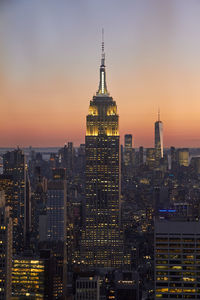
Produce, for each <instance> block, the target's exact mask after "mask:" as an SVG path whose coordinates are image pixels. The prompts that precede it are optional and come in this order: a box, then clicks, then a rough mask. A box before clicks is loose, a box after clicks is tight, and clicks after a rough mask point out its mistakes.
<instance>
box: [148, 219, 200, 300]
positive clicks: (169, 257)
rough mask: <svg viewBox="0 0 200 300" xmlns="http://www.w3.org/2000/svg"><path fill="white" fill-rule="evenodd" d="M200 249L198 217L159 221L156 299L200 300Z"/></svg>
mask: <svg viewBox="0 0 200 300" xmlns="http://www.w3.org/2000/svg"><path fill="white" fill-rule="evenodd" d="M199 248H200V222H199V220H198V219H197V218H195V219H192V218H191V220H190V219H188V217H185V218H184V217H180V216H179V217H177V216H176V215H175V216H174V217H173V216H166V217H163V216H162V218H161V219H156V220H155V232H154V251H155V299H158V298H159V299H160V298H162V299H186V298H187V299H200V288H199V276H200V274H199V273H200V272H199V264H200V255H199Z"/></svg>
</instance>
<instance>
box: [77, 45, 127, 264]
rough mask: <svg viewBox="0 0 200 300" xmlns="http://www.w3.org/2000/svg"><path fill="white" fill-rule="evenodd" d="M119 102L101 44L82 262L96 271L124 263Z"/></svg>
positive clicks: (89, 138)
mask: <svg viewBox="0 0 200 300" xmlns="http://www.w3.org/2000/svg"><path fill="white" fill-rule="evenodd" d="M118 119H119V116H118V114H117V106H116V102H115V101H114V100H113V99H112V97H110V95H109V93H108V90H107V85H106V71H105V53H104V43H102V58H101V66H100V83H99V89H98V92H97V93H96V96H94V97H93V99H92V100H91V101H90V107H89V114H88V115H87V131H86V137H85V147H86V149H85V151H86V207H85V218H84V229H83V236H82V242H81V252H82V260H83V262H84V264H85V265H86V266H91V267H93V268H116V267H119V266H120V265H121V262H122V239H121V233H120V137H119V128H118V126H119V120H118Z"/></svg>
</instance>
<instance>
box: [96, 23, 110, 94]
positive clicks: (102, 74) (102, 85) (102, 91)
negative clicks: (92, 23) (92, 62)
mask: <svg viewBox="0 0 200 300" xmlns="http://www.w3.org/2000/svg"><path fill="white" fill-rule="evenodd" d="M101 49H102V52H101V66H100V81H99V89H98V92H97V95H108V90H107V86H106V69H105V51H104V29H102V48H101Z"/></svg>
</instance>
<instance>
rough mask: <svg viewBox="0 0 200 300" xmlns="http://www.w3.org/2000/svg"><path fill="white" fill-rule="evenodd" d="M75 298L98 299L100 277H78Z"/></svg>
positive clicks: (84, 299) (79, 299) (78, 299)
mask: <svg viewBox="0 0 200 300" xmlns="http://www.w3.org/2000/svg"><path fill="white" fill-rule="evenodd" d="M75 300H100V278H99V277H98V276H92V277H78V278H77V280H76V294H75Z"/></svg>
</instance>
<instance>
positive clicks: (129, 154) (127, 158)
mask: <svg viewBox="0 0 200 300" xmlns="http://www.w3.org/2000/svg"><path fill="white" fill-rule="evenodd" d="M132 140H133V138H132V134H125V136H124V165H125V166H129V167H131V166H132V165H133V164H132V163H133V148H132Z"/></svg>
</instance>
